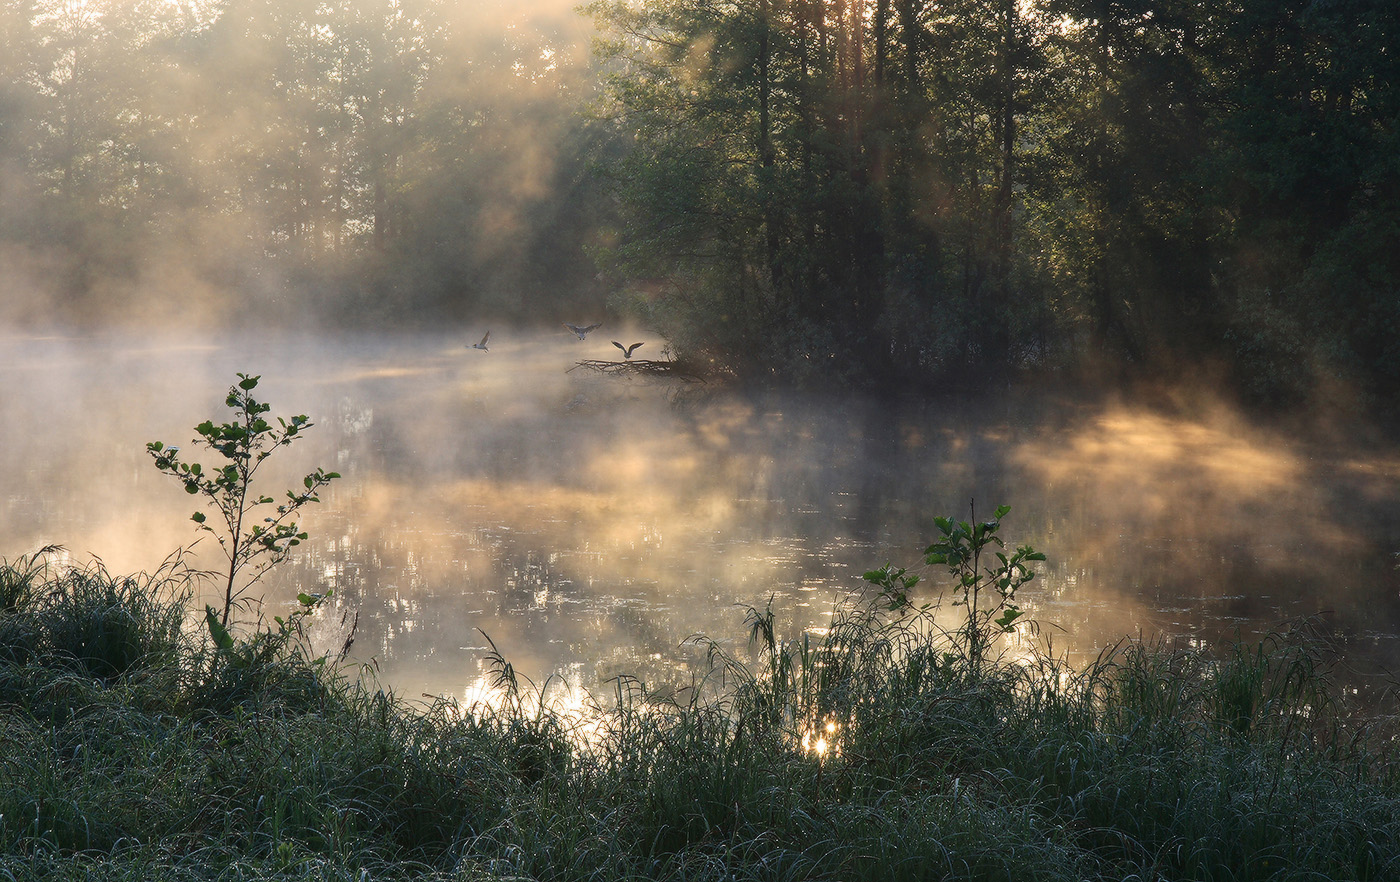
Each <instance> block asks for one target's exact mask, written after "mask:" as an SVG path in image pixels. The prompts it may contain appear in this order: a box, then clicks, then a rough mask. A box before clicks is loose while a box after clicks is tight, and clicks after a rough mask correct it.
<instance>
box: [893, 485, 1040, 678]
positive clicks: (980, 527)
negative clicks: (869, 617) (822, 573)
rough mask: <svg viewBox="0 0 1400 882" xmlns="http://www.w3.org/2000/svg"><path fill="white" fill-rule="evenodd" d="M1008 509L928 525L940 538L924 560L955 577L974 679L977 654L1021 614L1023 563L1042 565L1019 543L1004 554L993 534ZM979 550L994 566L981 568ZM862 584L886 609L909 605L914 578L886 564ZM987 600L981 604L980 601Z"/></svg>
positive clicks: (1026, 572)
mask: <svg viewBox="0 0 1400 882" xmlns="http://www.w3.org/2000/svg"><path fill="white" fill-rule="evenodd" d="M1010 511H1011V507H1010V506H1009V505H1003V506H1000V507H998V508H997V510H996V512H995V514H993V516H992V518H991V520H988V521H980V522H979V521H978V520H977V509H976V506H975V505H974V506H973V507H972V508H971V520H970V521H956V520H953V519H952V518H945V517H937V518H934V519H933V523H934V525H935V526H936V527H938V532H939V533H941V534H942V537H941V538H940V539H939V540H938V541H936V542H934V543H933V544H932V545H930V546H929V547H928V548H927V549H925V551H924V562H925V563H926V564H928V565H930V566H935V565H943V566H946V567H947V568H948V571H949V572H951V573H952V574H953V576H954V577H955V579H956V582H955V588H954V590H955V591H957V592H958V595H959V596H958V597H957V599H955V600H954V601H953V605H954V606H965V607H967V620H966V622H965V623H964V625H963V636H964V637H965V638H966V641H967V650H968V661H969V663H970V666H971V670H972V673H973V674H974V675H976V674H978V673H980V671H981V667H982V656H983V654H984V653H985V651H986V649H987V647H988V646H989V645H990V644H991V642H992V640H993V639H994V638H995V637H996V636H997V635H999V634H1009V633H1010V632H1011V631H1013V630H1014V629H1015V627H1016V621H1017V620H1018V619H1020V618H1021V616H1022V615H1023V614H1024V613H1023V611H1022V610H1021V607H1020V605H1018V604H1017V603H1016V592H1017V591H1018V590H1019V589H1020V588H1021V587H1022V586H1023V585H1025V584H1026V583H1027V582H1029V581H1030V580H1031V579H1033V578H1035V571H1034V570H1032V569H1031V568H1030V567H1029V566H1028V564H1029V563H1031V562H1032V561H1043V560H1045V555H1044V554H1043V553H1041V552H1039V551H1036V550H1035V549H1034V548H1032V547H1031V546H1029V545H1021V546H1018V547H1017V548H1016V550H1015V551H1013V552H1012V553H1011V554H1009V555H1008V554H1006V552H1005V551H1003V550H1002V549H1004V548H1005V547H1006V543H1005V542H1003V541H1002V538H1001V537H1000V536H998V535H997V532H998V531H999V530H1000V529H1001V519H1002V518H1004V517H1006V515H1007V513H1009V512H1010ZM984 552H991V553H992V554H995V556H996V564H995V565H993V566H987V567H985V568H984V567H983V566H982V558H983V556H984ZM865 580H866V581H867V582H870V583H871V584H873V585H875V586H876V587H877V588H879V589H880V593H881V595H882V596H883V597H884V598H885V600H886V601H887V603H888V604H889V607H890V609H891V610H899V609H904V608H908V607H910V606H912V601H911V600H910V599H909V592H910V591H911V590H912V589H913V587H914V586H915V585H916V584H918V582H919V577H918V576H916V575H911V574H906V571H905V570H904V568H902V567H899V568H896V567H892V566H891V565H888V564H887V565H885V566H884V567H881V568H880V569H878V570H872V571H870V572H868V573H866V574H865ZM988 594H991V595H992V597H991V598H990V599H988V600H986V601H985V602H984V597H986V595H988Z"/></svg>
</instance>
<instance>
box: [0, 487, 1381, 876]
mask: <svg viewBox="0 0 1400 882" xmlns="http://www.w3.org/2000/svg"><path fill="white" fill-rule="evenodd" d="M1005 514H1006V512H1005V511H1003V510H998V512H997V515H996V517H995V518H994V521H995V522H998V523H997V524H996V525H995V526H996V527H997V529H994V528H993V525H992V522H986V521H984V522H981V523H980V524H979V522H977V521H976V519H975V518H973V519H971V520H970V521H969V522H968V523H967V524H964V523H962V522H954V521H952V520H948V521H947V524H946V527H947V528H946V530H945V529H943V524H940V525H939V530H940V539H939V541H938V542H936V543H934V545H933V546H931V547H932V548H933V549H934V550H932V551H930V552H929V554H930V556H935V557H938V556H942V557H943V558H945V559H944V560H943V561H941V562H938V563H935V564H932V566H935V567H938V568H939V569H940V570H942V569H944V568H946V569H948V571H949V574H950V575H951V576H952V577H953V581H952V584H951V586H950V587H951V588H952V590H953V593H954V595H955V596H956V597H957V598H959V599H962V600H965V601H966V603H967V605H968V607H969V609H971V607H972V606H973V604H974V600H973V598H974V595H975V594H976V593H977V592H978V590H980V591H981V592H982V593H983V597H984V598H985V597H989V596H990V597H994V598H995V597H1002V596H1003V595H1002V592H1001V588H1000V587H999V586H1001V584H1002V583H1001V580H1003V579H1005V580H1006V581H1005V588H1006V589H1007V595H1006V596H1008V597H1010V598H1011V599H1012V600H1014V593H1015V592H1014V588H1013V586H1017V583H1018V582H1020V584H1024V581H1022V578H1023V576H1024V572H1025V571H1024V570H1021V569H1017V568H1016V567H1014V566H1012V565H1011V564H1012V562H1013V561H1014V560H1015V559H1016V555H1014V554H1012V555H1007V559H1006V561H1005V562H1003V561H1001V560H1000V558H997V559H996V563H995V564H989V565H987V566H986V567H982V568H980V569H979V568H978V567H979V566H980V565H979V563H978V558H979V555H978V554H977V551H978V549H979V548H981V549H984V550H987V551H988V553H989V555H991V556H994V552H992V551H991V550H992V549H994V548H1000V547H1001V546H1000V545H998V544H997V543H996V542H995V541H993V537H995V536H996V535H998V529H999V522H1000V520H1001V518H1002V517H1004V516H1005ZM978 526H982V529H981V530H979V529H978ZM1037 559H1038V558H1032V557H1029V556H1026V557H1023V558H1022V564H1025V563H1028V562H1032V561H1034V560H1037ZM36 560H37V559H36V558H33V557H30V558H23V559H20V560H19V561H16V562H15V563H13V564H11V563H0V584H10V583H12V582H13V581H14V580H16V579H18V580H23V579H25V578H26V577H29V588H30V590H28V591H26V593H25V596H24V598H23V599H21V600H20V601H19V602H18V603H16V604H15V605H14V606H13V607H11V608H7V609H4V610H0V623H3V622H4V621H6V620H7V619H8V618H11V617H15V616H31V617H34V618H35V620H36V621H38V620H41V619H45V618H46V617H48V616H56V617H58V618H71V617H72V616H73V610H74V608H75V606H74V604H73V603H72V602H70V600H68V599H63V598H64V597H82V598H85V599H84V600H83V601H82V604H83V606H84V608H91V609H92V610H94V612H93V615H94V616H95V617H97V618H101V619H104V620H105V619H106V617H107V612H106V609H107V598H108V597H109V596H110V595H115V596H119V597H120V598H121V599H122V603H124V604H125V606H126V607H127V608H128V609H129V610H131V611H133V616H134V618H135V619H139V620H142V621H144V624H142V625H140V626H139V627H138V628H137V629H136V630H138V631H142V632H144V633H152V634H154V633H157V632H160V631H161V630H162V629H167V628H168V626H169V623H170V616H171V611H172V609H179V610H181V611H184V612H188V605H189V604H188V592H180V591H174V592H173V593H172V592H171V590H170V588H171V587H172V585H170V584H167V582H166V581H165V578H164V577H162V578H158V579H150V578H143V579H136V580H124V579H119V578H113V577H111V576H110V575H108V574H106V573H104V572H102V571H101V570H100V569H96V568H94V569H89V570H85V571H76V572H75V571H70V570H65V569H63V568H60V567H57V566H53V565H49V566H47V567H45V568H43V569H42V570H41V571H38V572H37V573H36V571H35V567H36ZM989 571H990V572H989ZM881 572H883V573H884V575H883V576H878V575H877V576H876V578H874V579H872V580H871V581H872V582H873V583H874V585H875V588H876V589H877V590H876V591H874V592H866V593H864V594H861V595H858V596H852V597H851V598H849V600H848V602H846V603H844V604H842V605H841V606H840V608H838V609H837V610H836V611H835V615H834V617H833V621H832V625H831V628H830V629H829V630H827V631H826V632H825V633H822V634H812V633H809V634H799V635H796V636H795V637H787V636H784V624H783V623H782V622H780V621H778V620H777V618H776V616H775V615H774V614H773V612H772V610H771V609H766V610H757V609H754V610H750V614H749V618H748V623H747V624H748V630H749V635H748V636H749V638H750V642H749V652H748V653H746V654H743V653H740V652H734V651H731V650H730V649H728V648H727V647H729V646H730V644H729V643H727V642H725V641H722V640H716V639H708V638H707V639H700V640H699V641H698V643H699V644H700V645H701V646H702V647H703V648H705V649H706V651H707V656H708V658H709V660H710V661H711V662H712V664H711V665H707V666H702V667H701V668H700V669H698V671H697V679H696V680H694V681H693V682H691V683H689V684H687V685H685V686H684V687H682V688H677V687H676V686H674V685H666V686H664V687H663V688H658V689H647V688H646V687H645V686H644V685H643V684H641V683H639V682H637V681H636V680H631V679H627V678H622V679H619V680H618V681H616V683H615V692H616V694H615V699H614V701H612V702H611V703H610V704H608V705H607V706H606V707H602V706H599V707H595V708H594V709H593V713H592V714H591V715H590V716H589V717H587V718H585V719H582V720H581V719H580V718H579V717H577V716H575V715H574V714H573V713H572V712H565V711H562V710H559V709H557V706H556V705H555V704H553V703H552V702H551V701H550V700H549V697H548V693H549V691H550V690H551V689H552V688H555V687H554V686H553V685H552V684H551V683H546V684H545V685H544V687H542V688H536V687H535V686H534V684H532V683H531V682H530V681H529V680H528V679H526V678H525V677H523V676H522V675H521V674H520V673H519V672H518V671H517V670H516V669H515V668H514V667H513V666H512V665H511V664H510V663H509V662H507V661H506V659H505V657H504V656H503V655H502V654H501V653H500V652H499V651H498V650H497V649H496V648H495V647H494V644H493V646H492V651H491V653H490V654H489V656H488V662H489V665H490V666H491V668H492V669H493V670H494V672H495V674H496V683H495V685H496V687H497V692H498V699H499V700H493V701H489V702H483V703H481V704H478V705H474V706H472V707H461V706H459V705H458V704H457V703H456V702H454V701H452V700H448V699H434V700H432V701H431V702H429V703H427V704H423V703H409V702H407V701H405V700H404V699H403V698H401V697H398V696H396V695H394V694H393V693H392V692H388V691H385V690H383V689H379V688H376V687H375V686H374V684H373V681H372V680H369V679H368V678H367V677H366V678H365V679H363V680H351V679H348V678H347V677H346V676H345V672H344V671H342V670H339V669H337V668H336V667H335V666H334V665H333V664H331V663H328V662H326V661H325V660H323V659H322V660H318V659H317V658H314V657H312V656H311V655H310V654H309V653H308V651H307V647H306V642H305V641H304V639H301V637H300V636H299V635H298V633H297V630H296V628H295V627H293V623H294V622H296V621H299V620H298V619H296V618H295V614H293V617H289V618H288V620H287V621H286V622H284V623H283V625H284V626H283V627H282V628H280V629H278V630H275V631H263V632H258V633H253V634H247V635H242V634H238V633H234V632H229V631H227V629H223V630H220V629H221V628H222V626H221V625H219V624H218V622H217V617H212V616H210V613H209V611H207V610H206V611H205V615H206V616H209V617H210V619H211V624H212V625H215V626H217V627H211V628H210V630H211V633H213V634H214V635H215V638H216V641H217V643H218V644H219V645H215V646H212V647H211V646H210V645H209V642H208V641H203V642H196V641H192V640H182V639H180V635H181V634H182V633H183V632H182V631H181V629H180V628H179V627H176V628H175V629H174V630H173V632H169V635H168V636H169V637H170V642H168V643H167V644H166V647H165V648H164V649H158V650H157V651H154V652H151V653H147V654H146V655H144V656H142V660H141V661H140V662H139V663H136V664H134V665H133V666H131V667H129V668H128V670H127V671H126V672H125V673H123V674H116V675H112V676H101V675H97V674H96V673H95V672H96V671H97V670H98V667H99V664H98V662H96V661H95V660H94V659H95V657H91V658H89V659H88V661H84V662H81V663H76V664H75V659H78V658H79V657H80V656H81V655H82V653H77V652H66V653H60V652H56V651H48V650H45V651H43V652H39V653H36V654H33V655H30V656H28V657H25V658H23V659H20V658H11V657H6V656H0V877H4V878H15V879H36V880H37V879H41V878H42V879H75V880H76V879H88V878H102V879H131V880H136V879H143V880H144V879H179V880H183V879H190V880H196V879H210V878H220V879H287V880H312V879H316V880H324V879H344V880H347V882H349V880H360V879H365V878H374V879H391V880H399V879H402V880H409V879H413V880H443V882H447V880H461V879H502V878H537V879H538V878H548V879H557V880H562V882H584V880H591V882H599V880H643V879H658V880H661V879H682V878H683V879H696V880H714V882H719V880H733V879H746V880H754V882H757V880H771V879H775V878H776V879H793V880H798V879H809V880H822V879H842V880H861V882H865V880H869V882H876V880H878V882H888V880H911V882H912V880H919V879H928V878H938V879H947V880H969V882H970V880H1004V882H1013V880H1018V879H1037V880H1049V882H1060V880H1063V882H1097V880H1122V879H1233V880H1250V882H1254V880H1259V882H1262V880H1278V879H1281V878H1287V879H1294V878H1296V879H1304V878H1325V879H1329V880H1339V882H1342V880H1357V882H1360V880H1366V882H1381V880H1387V879H1391V878H1394V875H1395V872H1396V870H1397V869H1398V868H1400V846H1397V843H1400V762H1397V756H1396V754H1395V749H1394V741H1393V732H1392V731H1390V730H1389V729H1386V728H1384V721H1382V720H1376V719H1368V718H1362V717H1357V716H1352V715H1349V714H1348V712H1347V708H1346V707H1345V706H1344V703H1343V701H1344V696H1343V695H1342V694H1341V693H1339V692H1337V691H1336V690H1335V689H1334V688H1333V687H1332V685H1331V684H1330V682H1329V681H1328V672H1327V669H1326V666H1325V665H1323V664H1322V661H1321V659H1322V657H1323V656H1322V654H1321V652H1322V647H1320V646H1319V645H1318V644H1317V642H1316V641H1315V640H1314V639H1313V638H1312V637H1311V636H1310V635H1309V633H1308V632H1306V631H1305V630H1301V629H1298V630H1293V631H1288V632H1281V633H1278V634H1275V635H1271V636H1270V637H1269V638H1267V639H1265V640H1264V641H1262V642H1260V643H1258V644H1255V645H1238V646H1235V647H1232V648H1227V649H1226V651H1225V652H1223V653H1221V654H1220V655H1218V656H1216V655H1212V654H1207V653H1205V652H1202V651H1200V650H1197V649H1180V648H1172V647H1170V646H1166V645H1162V644H1157V645H1153V644H1148V643H1143V642H1141V641H1124V642H1123V643H1122V644H1120V645H1117V646H1114V647H1111V648H1110V649H1109V650H1107V651H1105V652H1104V653H1103V654H1101V655H1100V657H1099V658H1098V659H1097V660H1095V661H1094V662H1093V663H1092V664H1090V665H1088V666H1087V667H1085V668H1082V669H1074V668H1071V667H1069V666H1068V665H1067V664H1066V663H1065V662H1064V661H1063V660H1060V659H1055V658H1051V657H1047V656H1044V655H1037V654H1032V655H1031V656H1030V657H1029V658H1027V659H1023V660H1018V661H1014V662H1013V661H1010V660H1008V659H1006V658H1004V657H997V656H993V655H991V654H987V655H986V656H984V657H982V658H981V659H980V662H979V663H978V664H977V667H975V668H974V657H973V656H972V654H971V653H970V652H968V650H967V636H966V635H967V633H968V632H967V628H966V626H964V627H960V628H958V629H955V630H954V631H951V632H949V631H945V630H944V629H942V628H939V627H938V626H937V624H936V623H935V621H934V612H935V610H934V609H933V608H932V607H930V606H924V605H920V604H918V603H917V598H916V592H917V591H919V590H920V585H921V584H922V583H920V582H919V581H918V580H916V578H915V576H914V575H912V574H910V573H908V572H905V571H903V570H899V569H897V568H892V567H886V568H883V570H877V571H872V574H879V573H881ZM969 574H973V575H975V577H976V578H975V579H974V581H973V582H970V583H969V582H965V577H966V576H968V575H969ZM186 575H187V574H182V573H180V572H179V571H177V570H170V571H169V572H168V573H167V576H174V577H177V582H178V581H179V580H180V579H183V578H185V576H186ZM70 581H71V582H74V583H81V585H82V587H80V588H74V587H73V584H70ZM978 581H981V582H982V587H981V589H975V585H976V583H977V582H978ZM172 597H173V598H176V599H181V598H183V600H180V601H179V602H178V603H176V604H175V606H174V607H172V605H171V603H172V601H171V598H172ZM307 601H314V598H311V597H310V596H308V597H307V600H306V601H303V603H302V607H303V609H308V610H309V609H311V608H312V607H313V605H314V604H313V603H308V602H307ZM989 605H990V606H991V607H992V608H993V609H995V608H996V603H995V601H994V600H993V601H988V602H987V603H984V604H982V605H981V606H979V607H978V609H979V610H981V612H982V613H986V615H979V617H978V618H975V619H969V622H980V623H981V626H982V627H983V628H984V629H985V630H986V632H987V635H988V639H990V638H991V637H994V636H995V635H996V633H997V632H998V631H999V630H1000V629H1001V628H1004V627H1007V626H1011V625H1014V624H1015V623H1014V622H1008V623H1007V624H1006V625H999V624H998V619H999V618H1001V616H1000V615H999V614H998V615H992V614H990V613H988V612H987V608H988V606H989ZM1004 611H1005V610H1004V609H1003V610H1002V612H1004ZM176 619H177V620H178V616H177V617H176ZM59 632H62V633H70V632H69V631H64V630H63V629H54V628H48V629H46V630H45V633H59ZM45 639H46V640H47V639H48V638H45ZM55 645H56V644H55ZM73 645H74V646H80V645H87V644H85V643H83V642H82V641H81V640H79V641H77V642H75V643H74V644H73ZM111 657H121V656H120V655H118V656H111ZM103 670H106V669H105V668H104V669H103Z"/></svg>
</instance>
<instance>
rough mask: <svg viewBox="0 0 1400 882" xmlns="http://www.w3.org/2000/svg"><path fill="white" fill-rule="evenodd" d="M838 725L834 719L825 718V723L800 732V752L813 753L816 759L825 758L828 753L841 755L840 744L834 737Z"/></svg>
mask: <svg viewBox="0 0 1400 882" xmlns="http://www.w3.org/2000/svg"><path fill="white" fill-rule="evenodd" d="M837 729H838V726H837V725H836V722H835V721H834V720H827V721H826V724H825V725H824V726H822V727H821V728H819V729H817V730H815V731H807V732H803V733H802V752H803V753H810V754H814V755H815V756H816V757H817V759H819V760H820V759H825V758H826V755H827V754H828V753H830V754H831V755H832V756H840V755H841V745H840V742H839V741H837V739H836V732H837Z"/></svg>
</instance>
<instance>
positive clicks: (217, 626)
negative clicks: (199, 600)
mask: <svg viewBox="0 0 1400 882" xmlns="http://www.w3.org/2000/svg"><path fill="white" fill-rule="evenodd" d="M204 624H205V626H206V627H208V629H209V636H210V637H212V638H214V645H215V646H217V647H219V648H220V649H224V650H228V649H232V648H233V635H232V634H230V633H229V632H228V628H225V627H224V626H223V623H222V622H220V621H219V614H218V613H217V612H215V611H214V607H212V606H208V605H206V606H205V607H204Z"/></svg>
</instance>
